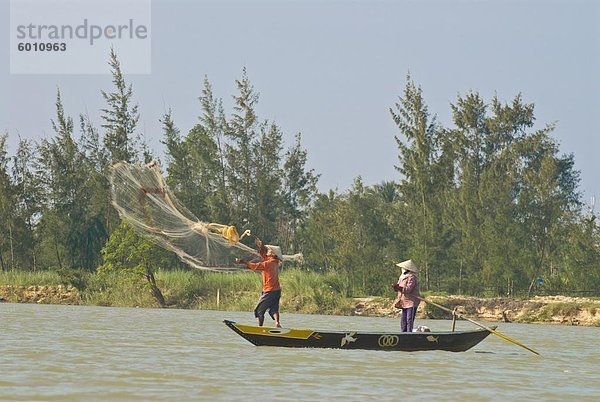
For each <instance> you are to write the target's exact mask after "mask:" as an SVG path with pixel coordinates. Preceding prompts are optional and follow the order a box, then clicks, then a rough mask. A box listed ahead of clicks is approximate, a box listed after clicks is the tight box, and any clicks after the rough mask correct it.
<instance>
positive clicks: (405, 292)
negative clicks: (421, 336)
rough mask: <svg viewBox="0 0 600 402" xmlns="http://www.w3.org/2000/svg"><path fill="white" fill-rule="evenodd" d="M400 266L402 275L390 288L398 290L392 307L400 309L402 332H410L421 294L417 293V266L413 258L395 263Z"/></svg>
mask: <svg viewBox="0 0 600 402" xmlns="http://www.w3.org/2000/svg"><path fill="white" fill-rule="evenodd" d="M396 266H397V267H400V268H402V275H400V278H398V282H396V283H395V284H393V285H392V288H393V289H394V290H395V291H396V292H398V296H397V297H396V300H395V301H394V307H395V308H399V309H402V317H401V319H400V329H401V330H402V332H412V331H413V326H414V323H415V315H416V314H417V308H418V307H419V302H420V299H419V297H421V294H420V293H419V281H418V279H417V273H418V272H419V268H418V267H417V264H415V263H414V262H413V260H406V261H402V262H399V263H398V264H396Z"/></svg>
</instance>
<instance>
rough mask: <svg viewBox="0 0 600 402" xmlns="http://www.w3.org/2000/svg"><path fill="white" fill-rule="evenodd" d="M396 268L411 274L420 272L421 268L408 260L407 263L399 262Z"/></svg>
mask: <svg viewBox="0 0 600 402" xmlns="http://www.w3.org/2000/svg"><path fill="white" fill-rule="evenodd" d="M396 266H398V267H400V268H402V269H405V270H407V271H411V272H415V273H417V272H419V268H417V265H416V264H415V263H414V262H413V260H406V261H402V262H399V263H398V264H396Z"/></svg>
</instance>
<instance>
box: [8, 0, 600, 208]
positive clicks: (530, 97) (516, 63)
mask: <svg viewBox="0 0 600 402" xmlns="http://www.w3.org/2000/svg"><path fill="white" fill-rule="evenodd" d="M0 16H1V17H0V18H1V19H0V25H1V26H7V25H8V22H9V1H8V0H0ZM599 21H600V2H598V1H592V0H588V1H584V0H574V1H567V0H560V1H559V0H554V1H552V0H546V1H544V0H539V1H533V0H523V1H474V0H463V1H451V0H447V1H441V0H440V1H427V0H424V1H416V0H415V1H367V0H360V1H351V2H342V1H324V2H318V1H304V2H302V1H283V2H275V1H262V2H259V1H252V0H246V1H211V2H206V1H199V2H195V1H181V0H176V1H171V2H167V1H165V0H162V1H158V0H156V1H153V2H152V26H151V36H152V73H151V74H149V75H128V76H127V80H128V81H129V82H130V83H132V84H133V88H134V94H135V100H136V101H137V102H138V103H139V105H140V112H141V119H140V130H142V131H143V132H144V133H145V136H146V138H147V140H148V142H149V143H150V145H151V147H152V148H153V149H155V150H161V149H162V148H161V146H160V144H159V139H160V138H161V135H162V133H161V130H160V123H159V122H158V119H159V118H160V117H161V115H162V114H163V113H164V111H165V110H166V109H167V108H172V109H173V114H174V118H175V122H176V124H177V125H178V127H179V128H180V129H181V130H182V132H187V130H189V129H190V128H191V127H192V126H193V125H194V124H195V122H196V121H197V116H198V114H199V105H198V101H197V97H198V96H199V95H200V91H201V89H202V81H203V79H204V75H207V76H208V78H209V80H210V81H211V83H212V84H213V88H214V92H215V95H217V96H219V97H222V98H223V100H224V101H225V105H226V106H229V105H230V104H231V95H232V94H233V93H234V92H235V87H234V80H235V79H236V78H239V77H240V75H241V70H242V67H244V66H245V67H246V68H247V70H248V74H249V77H250V79H251V81H252V82H253V84H254V86H255V88H256V89H257V90H258V91H259V92H260V93H261V97H260V103H259V106H258V112H259V115H260V116H261V117H263V118H268V119H274V120H275V121H276V122H277V124H278V125H280V126H281V128H282V129H283V131H284V133H285V140H286V145H287V146H289V145H291V144H292V141H293V137H294V135H295V134H296V133H297V132H301V133H302V138H303V145H304V147H305V148H307V150H308V154H309V167H310V168H314V169H315V171H316V172H317V173H320V174H321V175H322V176H321V180H320V188H321V190H323V191H325V190H328V189H330V188H336V187H337V188H338V189H339V190H340V191H343V190H345V189H347V188H348V187H349V186H350V185H351V183H352V181H353V180H354V178H355V177H356V176H358V175H360V176H362V177H363V180H364V182H365V183H366V184H375V183H379V182H381V181H383V180H397V179H398V178H399V177H398V173H397V172H396V171H395V169H394V164H396V163H397V148H396V144H395V142H394V135H396V134H397V133H398V131H397V129H396V128H395V126H394V124H393V122H392V121H391V118H390V115H389V111H388V109H389V107H390V106H392V105H393V103H394V102H395V101H396V99H397V96H398V95H400V94H401V93H402V90H403V88H404V84H405V78H406V74H407V72H408V71H410V73H411V75H412V77H413V79H414V81H415V82H416V83H417V84H419V85H420V86H421V87H422V88H423V92H424V96H425V99H426V101H427V104H428V106H429V110H430V112H431V113H432V114H437V116H438V119H439V120H440V121H441V123H442V124H444V125H445V126H450V125H451V121H450V108H449V104H450V102H453V101H455V100H456V97H457V95H458V94H465V93H466V92H467V91H469V90H474V91H478V92H479V93H480V94H481V95H482V96H483V97H484V99H485V100H486V101H489V100H490V99H491V97H492V96H493V95H494V94H497V95H498V97H499V98H500V99H501V100H503V101H510V100H511V99H512V98H513V97H514V96H515V95H516V94H517V93H519V92H521V93H522V94H523V97H524V100H525V101H526V102H533V103H535V105H536V111H535V115H536V117H537V122H538V127H541V126H543V125H544V124H546V123H550V122H556V123H557V128H556V131H555V134H554V136H555V138H557V139H558V141H559V142H560V144H561V150H562V152H564V153H571V152H572V153H574V154H575V160H576V168H577V169H579V170H581V178H582V182H581V190H582V191H583V192H584V194H585V201H586V202H589V199H590V196H592V195H596V196H598V195H600V174H598V170H600V169H599V168H600V158H599V157H598V156H597V150H598V149H599V146H600V140H599V137H600V130H599V128H600V123H599V121H600V120H599V118H598V116H597V115H596V113H598V112H600V83H599V80H598V71H600V68H599V67H600V57H599V50H600V24H599V23H598V22H599ZM3 35H7V30H6V29H5V30H4V34H3ZM8 46H9V45H8V40H7V39H6V38H5V39H3V40H2V41H0V54H1V59H0V93H1V94H2V95H1V97H0V131H8V132H9V136H10V144H11V146H12V147H14V144H15V143H16V141H17V134H19V135H21V137H23V138H36V139H39V138H44V137H49V136H51V135H52V129H51V125H50V119H51V118H53V116H54V112H55V111H54V100H55V95H56V88H57V86H58V87H59V88H60V89H61V92H62V96H63V101H64V104H65V109H66V112H67V113H68V114H70V115H71V116H73V117H75V118H76V117H77V115H78V114H79V113H80V112H85V111H87V112H88V113H89V114H90V115H91V116H92V118H93V119H94V120H95V122H96V125H97V126H98V127H99V125H100V120H99V117H98V116H99V109H100V108H101V107H102V106H103V103H102V97H101V95H100V89H104V90H109V89H111V83H110V76H109V75H11V74H10V70H9V52H8V50H9V49H8ZM107 72H108V66H107ZM11 150H14V148H11Z"/></svg>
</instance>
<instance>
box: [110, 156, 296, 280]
mask: <svg viewBox="0 0 600 402" xmlns="http://www.w3.org/2000/svg"><path fill="white" fill-rule="evenodd" d="M110 183H111V191H112V203H113V205H114V207H115V208H116V209H117V211H118V212H119V215H120V216H121V218H122V219H124V220H125V221H127V222H128V223H129V224H130V225H131V226H132V227H133V228H134V229H135V230H136V231H137V232H138V233H140V234H142V235H143V236H145V237H146V238H148V239H150V240H151V241H153V242H154V243H156V244H157V245H159V246H160V247H163V248H164V249H166V250H169V251H172V252H174V253H175V254H177V255H178V256H179V258H180V259H181V260H182V261H183V262H185V263H186V264H188V265H190V266H191V267H194V268H198V269H204V270H211V271H234V270H240V269H244V268H245V267H244V266H243V265H239V264H236V263H235V259H236V257H238V258H242V259H244V260H246V261H253V260H260V255H259V254H258V252H257V251H256V250H254V249H252V248H250V247H248V246H247V245H245V244H243V243H241V242H240V240H241V239H242V238H243V237H245V236H248V235H250V234H251V233H250V231H249V230H246V231H245V232H244V233H242V235H241V236H240V235H239V234H238V232H237V230H236V228H235V227H234V226H228V225H222V224H218V223H206V222H202V221H200V220H199V219H198V218H197V217H196V216H194V214H193V213H191V212H190V211H189V210H188V209H187V208H186V207H185V206H184V205H183V204H182V203H181V202H179V201H178V200H177V198H176V197H175V196H174V195H173V193H172V192H171V191H170V190H169V188H168V186H167V185H166V183H165V181H164V179H163V177H162V174H161V171H160V167H159V165H158V164H157V163H154V162H151V163H149V164H147V165H141V164H129V163H126V162H119V163H116V164H114V165H113V166H111V168H110ZM299 258H301V255H299V254H296V255H293V256H288V255H284V261H285V260H297V259H299Z"/></svg>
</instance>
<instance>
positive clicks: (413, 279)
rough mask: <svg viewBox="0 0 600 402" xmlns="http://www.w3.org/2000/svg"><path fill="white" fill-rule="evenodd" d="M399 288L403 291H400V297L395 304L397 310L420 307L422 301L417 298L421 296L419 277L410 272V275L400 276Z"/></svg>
mask: <svg viewBox="0 0 600 402" xmlns="http://www.w3.org/2000/svg"><path fill="white" fill-rule="evenodd" d="M398 286H401V287H402V289H401V290H399V291H398V297H397V298H396V301H395V302H394V304H395V306H396V308H411V307H418V306H419V302H420V300H419V299H417V298H416V297H415V296H419V297H420V296H421V293H419V281H418V280H417V276H416V275H415V274H414V273H412V272H409V273H408V275H403V276H400V278H399V279H398Z"/></svg>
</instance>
